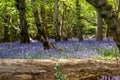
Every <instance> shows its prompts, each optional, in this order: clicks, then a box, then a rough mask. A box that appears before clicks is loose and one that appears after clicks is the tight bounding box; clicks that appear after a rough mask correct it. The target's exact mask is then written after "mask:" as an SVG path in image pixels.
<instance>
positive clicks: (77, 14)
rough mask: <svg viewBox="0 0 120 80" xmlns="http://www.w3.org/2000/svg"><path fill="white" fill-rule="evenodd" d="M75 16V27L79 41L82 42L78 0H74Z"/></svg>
mask: <svg viewBox="0 0 120 80" xmlns="http://www.w3.org/2000/svg"><path fill="white" fill-rule="evenodd" d="M76 16H77V22H76V25H77V26H76V27H77V31H78V35H79V40H80V41H81V40H83V34H82V26H81V18H80V3H79V0H76Z"/></svg>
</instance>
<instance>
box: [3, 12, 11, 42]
mask: <svg viewBox="0 0 120 80" xmlns="http://www.w3.org/2000/svg"><path fill="white" fill-rule="evenodd" d="M9 17H10V15H8V14H6V15H5V17H4V37H3V39H2V42H10V34H9V26H8V25H9V22H10V21H9Z"/></svg>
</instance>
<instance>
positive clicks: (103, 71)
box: [0, 59, 120, 80]
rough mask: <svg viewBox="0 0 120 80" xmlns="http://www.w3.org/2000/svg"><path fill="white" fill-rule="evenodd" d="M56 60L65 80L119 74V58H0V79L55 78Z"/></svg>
mask: <svg viewBox="0 0 120 80" xmlns="http://www.w3.org/2000/svg"><path fill="white" fill-rule="evenodd" d="M58 62H59V66H60V70H61V73H62V74H64V75H67V80H97V77H100V76H101V75H104V76H112V75H119V74H120V64H119V63H120V60H96V59H43V60H42V59H0V80H55V73H56V71H55V66H56V64H57V63H58ZM93 78H94V79H93Z"/></svg>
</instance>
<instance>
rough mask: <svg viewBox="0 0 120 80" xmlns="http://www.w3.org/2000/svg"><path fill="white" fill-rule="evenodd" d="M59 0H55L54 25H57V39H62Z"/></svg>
mask: <svg viewBox="0 0 120 80" xmlns="http://www.w3.org/2000/svg"><path fill="white" fill-rule="evenodd" d="M58 14H59V13H58V0H54V26H55V30H56V38H55V40H56V41H60V40H61V37H60V33H59V32H60V28H59V27H60V26H59V22H58Z"/></svg>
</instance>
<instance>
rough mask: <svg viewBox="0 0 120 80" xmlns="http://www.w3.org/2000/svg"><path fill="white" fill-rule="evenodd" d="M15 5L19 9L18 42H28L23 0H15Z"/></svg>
mask: <svg viewBox="0 0 120 80" xmlns="http://www.w3.org/2000/svg"><path fill="white" fill-rule="evenodd" d="M16 7H17V9H18V11H19V18H20V30H21V31H20V36H21V37H20V42H21V43H29V42H30V39H29V36H28V24H27V21H26V16H25V11H26V10H25V8H26V4H25V0H16Z"/></svg>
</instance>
